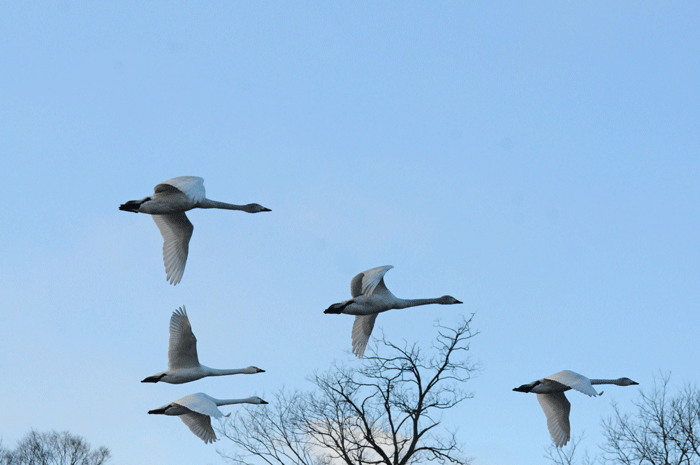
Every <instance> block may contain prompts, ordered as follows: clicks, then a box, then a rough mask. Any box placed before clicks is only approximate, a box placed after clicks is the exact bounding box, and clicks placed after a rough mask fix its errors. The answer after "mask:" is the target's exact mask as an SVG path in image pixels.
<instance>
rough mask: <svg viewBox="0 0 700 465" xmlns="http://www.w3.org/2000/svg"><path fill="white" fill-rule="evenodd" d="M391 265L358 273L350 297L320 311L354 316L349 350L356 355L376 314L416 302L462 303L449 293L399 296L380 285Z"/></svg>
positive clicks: (370, 329)
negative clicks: (414, 296) (416, 297)
mask: <svg viewBox="0 0 700 465" xmlns="http://www.w3.org/2000/svg"><path fill="white" fill-rule="evenodd" d="M392 268H393V266H391V265H387V266H378V267H377V268H372V269H371V270H367V271H363V272H362V273H360V274H358V275H357V276H355V277H354V278H352V281H351V282H350V294H351V295H352V299H349V300H344V301H343V302H340V303H336V304H333V305H331V306H330V307H328V308H327V309H326V310H325V311H324V312H323V313H332V314H341V313H344V314H346V315H355V323H354V324H353V326H352V352H353V353H354V354H355V355H357V356H358V357H359V358H362V356H363V355H364V353H365V348H366V347H367V342H368V341H369V336H370V334H372V329H373V328H374V321H375V320H376V319H377V315H378V314H379V313H381V312H386V311H387V310H394V309H401V308H408V307H417V306H419V305H428V304H442V305H452V304H461V303H462V302H460V301H459V300H457V299H455V298H454V297H452V296H449V295H445V296H442V297H438V298H434V299H400V298H398V297H396V296H395V295H394V294H392V293H391V291H389V289H387V287H386V285H385V284H384V275H385V274H386V272H387V271H389V270H390V269H392Z"/></svg>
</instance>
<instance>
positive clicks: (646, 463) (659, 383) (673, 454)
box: [547, 375, 700, 465]
mask: <svg viewBox="0 0 700 465" xmlns="http://www.w3.org/2000/svg"><path fill="white" fill-rule="evenodd" d="M669 379H670V376H669V375H660V376H658V377H656V378H655V379H654V386H653V388H652V390H651V392H649V393H645V392H644V391H643V390H640V391H639V396H640V399H639V400H638V401H636V402H634V405H635V406H636V412H635V413H634V414H632V415H630V414H627V413H623V412H622V411H621V410H620V408H619V406H618V405H617V404H615V403H613V409H614V414H613V416H612V417H611V418H608V419H606V420H604V421H603V422H602V427H603V434H604V436H605V442H604V443H603V444H602V445H601V446H600V449H601V452H602V453H601V456H600V457H599V459H600V460H601V461H602V463H606V464H608V463H610V464H621V465H700V391H699V390H698V388H697V387H694V386H690V385H689V384H686V385H685V386H684V387H683V388H682V389H681V390H680V391H679V392H678V393H677V394H676V395H675V396H670V395H669V393H668V383H669ZM576 445H578V443H576V444H574V448H573V449H571V450H570V451H568V452H565V453H563V454H559V455H557V454H556V453H552V451H551V450H550V452H549V454H548V456H547V458H549V459H550V460H551V461H552V462H553V463H555V464H557V465H574V463H575V461H574V457H573V454H574V451H575V446H576ZM583 463H589V462H585V461H584V462H583Z"/></svg>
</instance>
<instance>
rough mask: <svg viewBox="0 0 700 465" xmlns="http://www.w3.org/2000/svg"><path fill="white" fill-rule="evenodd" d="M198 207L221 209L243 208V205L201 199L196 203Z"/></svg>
mask: <svg viewBox="0 0 700 465" xmlns="http://www.w3.org/2000/svg"><path fill="white" fill-rule="evenodd" d="M197 207H199V208H219V209H222V210H243V209H244V208H245V207H244V205H234V204H232V203H226V202H218V201H216V200H209V199H206V198H205V199H203V200H200V201H199V203H198V204H197Z"/></svg>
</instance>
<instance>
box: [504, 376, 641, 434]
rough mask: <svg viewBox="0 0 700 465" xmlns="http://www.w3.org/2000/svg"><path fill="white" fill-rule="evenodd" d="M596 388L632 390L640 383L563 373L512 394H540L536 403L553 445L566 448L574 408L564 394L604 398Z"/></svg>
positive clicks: (625, 379) (530, 384)
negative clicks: (630, 388)
mask: <svg viewBox="0 0 700 465" xmlns="http://www.w3.org/2000/svg"><path fill="white" fill-rule="evenodd" d="M594 384H616V385H618V386H633V385H637V384H639V383H636V382H634V381H632V380H631V379H629V378H618V379H588V378H586V377H585V376H583V375H579V374H578V373H574V372H573V371H569V370H564V371H560V372H559V373H555V374H553V375H552V376H547V377H546V378H543V379H540V380H537V381H533V382H532V383H529V384H523V385H522V386H520V387H517V388H514V389H513V390H514V391H518V392H534V393H535V394H537V400H538V401H539V402H540V405H541V406H542V410H544V414H545V415H546V416H547V428H549V434H550V435H551V436H552V441H554V445H555V446H557V447H563V446H564V445H566V443H567V442H569V437H570V432H571V427H570V425H569V412H570V411H571V404H570V403H569V401H568V400H567V399H566V396H565V395H564V391H568V390H569V389H576V390H577V391H579V392H583V393H584V394H587V395H589V396H592V397H595V396H600V395H602V394H603V392H602V391H601V392H600V393H598V392H596V390H595V389H593V385H594Z"/></svg>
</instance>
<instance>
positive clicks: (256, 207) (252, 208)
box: [243, 203, 272, 213]
mask: <svg viewBox="0 0 700 465" xmlns="http://www.w3.org/2000/svg"><path fill="white" fill-rule="evenodd" d="M243 211H246V212H248V213H260V212H271V211H272V210H270V209H269V208H265V207H263V206H262V205H260V204H257V203H249V204H248V205H244V206H243Z"/></svg>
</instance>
